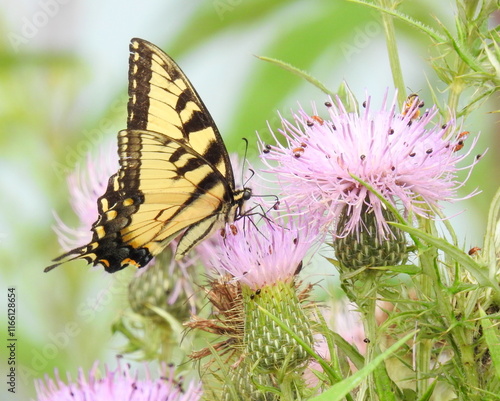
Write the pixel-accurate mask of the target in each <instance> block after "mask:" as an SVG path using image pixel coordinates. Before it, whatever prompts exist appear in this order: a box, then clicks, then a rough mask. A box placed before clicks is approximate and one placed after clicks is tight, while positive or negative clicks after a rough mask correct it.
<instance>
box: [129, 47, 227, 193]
mask: <svg viewBox="0 0 500 401" xmlns="http://www.w3.org/2000/svg"><path fill="white" fill-rule="evenodd" d="M129 63H130V68H129V96H130V99H129V103H128V122H127V128H128V129H130V130H134V129H139V130H148V131H154V132H158V133H162V134H166V135H168V136H169V137H171V138H173V139H176V140H179V141H185V143H187V144H189V146H190V147H191V148H192V149H193V150H194V151H196V152H197V153H198V154H200V155H203V156H204V157H205V158H206V159H207V160H208V161H209V162H210V163H211V164H212V165H213V166H215V167H216V168H217V170H219V171H220V173H221V174H222V175H223V176H224V177H225V179H226V181H227V182H228V183H229V185H230V186H231V188H232V189H234V178H233V171H232V168H231V163H230V161H229V157H228V156H227V151H226V149H225V148H224V143H223V142H222V138H221V135H220V133H219V131H218V129H217V126H216V125H215V123H214V121H213V119H212V117H211V116H210V113H209V112H208V110H207V108H206V107H205V105H204V104H203V101H202V100H201V99H200V97H199V96H198V93H197V92H196V90H195V89H194V88H193V86H192V85H191V83H190V82H189V80H188V79H187V77H186V76H185V75H184V73H183V72H182V71H181V69H180V68H179V66H178V65H177V64H176V63H175V62H174V61H173V60H172V59H171V58H170V57H168V56H167V55H166V54H165V53H164V52H163V51H162V50H161V49H159V48H158V47H156V46H155V45H153V44H151V43H149V42H147V41H145V40H142V39H132V41H131V43H130V59H129ZM221 147H222V148H223V149H221Z"/></svg>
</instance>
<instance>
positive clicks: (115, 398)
mask: <svg viewBox="0 0 500 401" xmlns="http://www.w3.org/2000/svg"><path fill="white" fill-rule="evenodd" d="M97 371H98V364H97V363H95V364H94V366H93V367H92V369H91V371H90V373H89V375H88V379H87V378H86V377H85V374H84V373H83V371H82V370H80V371H79V374H78V380H77V381H76V382H73V383H71V380H70V379H69V378H68V382H69V383H68V384H65V383H64V382H63V381H62V380H61V379H60V378H59V375H58V373H57V371H56V373H55V380H52V379H49V378H48V377H46V378H45V381H44V380H38V381H37V382H36V383H35V387H36V392H37V401H86V400H92V401H123V400H128V401H146V400H168V401H197V400H199V399H200V398H201V385H200V384H199V383H195V382H192V383H190V384H189V386H188V388H187V389H183V388H182V383H181V382H179V381H177V380H175V378H174V372H173V368H172V367H171V368H170V369H168V368H167V366H166V365H163V366H162V369H161V372H160V374H161V378H159V379H152V378H151V377H150V373H149V371H148V370H146V377H145V378H144V379H138V377H137V374H136V375H132V374H131V373H130V368H129V366H128V365H126V366H125V367H123V366H122V365H121V364H120V363H119V364H118V367H117V369H116V370H114V371H110V370H108V368H107V367H106V369H105V371H104V374H103V375H102V377H100V376H99V375H98V374H97Z"/></svg>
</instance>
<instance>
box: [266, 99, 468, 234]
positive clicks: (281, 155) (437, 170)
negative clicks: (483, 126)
mask: <svg viewBox="0 0 500 401" xmlns="http://www.w3.org/2000/svg"><path fill="white" fill-rule="evenodd" d="M395 102H396V99H395V98H394V100H393V101H392V102H390V103H388V102H387V96H386V97H385V98H384V101H383V105H382V108H381V109H380V110H378V111H374V110H372V107H371V105H370V103H371V99H370V97H368V98H367V100H366V102H364V103H363V106H364V109H362V110H361V112H355V113H351V112H347V111H346V109H345V108H344V106H343V104H342V103H341V101H340V100H339V99H336V102H333V101H330V102H326V103H325V105H326V108H327V111H328V119H322V118H320V117H318V116H317V115H312V116H311V115H308V114H307V113H306V112H305V111H304V110H302V109H301V110H299V112H298V113H297V114H295V115H294V122H290V121H287V120H286V119H284V118H282V124H283V128H282V129H281V130H280V131H279V133H280V134H282V135H283V136H284V137H285V139H286V144H285V145H281V144H280V142H279V141H278V140H277V141H276V143H277V144H276V145H274V146H269V145H265V144H261V146H262V148H263V159H264V162H265V163H266V164H267V166H268V172H270V173H272V174H273V175H275V176H277V177H278V178H277V181H278V183H279V185H280V186H281V188H282V192H283V194H284V195H283V197H282V199H284V200H286V201H287V203H288V204H289V205H290V207H292V208H294V209H296V210H299V211H300V212H302V213H308V214H309V215H322V216H326V218H327V224H328V226H329V227H330V228H333V229H335V228H337V230H332V231H333V232H336V233H337V235H339V236H345V235H347V234H349V233H351V232H359V231H362V230H363V223H362V214H363V213H374V215H375V219H376V222H377V233H378V235H379V236H380V238H384V237H385V236H386V234H387V232H389V231H390V230H389V226H388V225H387V221H386V218H385V217H384V215H383V210H384V207H383V204H382V202H381V201H380V199H379V198H377V196H376V195H375V194H374V193H373V192H371V191H369V190H368V189H367V187H365V186H364V185H362V184H360V183H359V182H358V181H357V180H356V179H355V178H353V176H352V175H354V176H356V177H358V178H360V179H361V180H362V181H364V182H366V183H368V184H369V185H370V186H371V187H372V188H373V189H374V190H375V191H377V192H379V193H380V194H381V195H382V196H383V197H384V198H385V199H386V200H387V201H388V202H389V203H391V204H392V205H394V206H395V207H396V206H397V204H401V205H402V206H403V209H404V212H405V214H407V215H408V214H412V213H413V214H416V215H420V216H424V217H429V216H430V215H431V211H432V209H433V208H436V207H439V206H440V205H439V203H440V202H442V201H453V200H456V195H457V189H458V188H459V187H461V186H462V185H463V183H461V182H459V181H458V180H457V171H458V170H459V169H458V168H457V164H458V163H459V162H460V161H462V160H463V159H464V158H465V157H466V156H467V155H468V154H469V153H470V150H469V152H467V153H465V154H462V153H460V152H458V150H459V149H460V148H461V147H462V146H463V140H462V139H463V138H460V136H461V134H459V133H458V130H457V127H456V126H455V124H454V122H453V121H450V122H448V123H446V124H435V123H432V120H433V119H434V118H435V117H436V114H437V109H436V108H435V107H433V108H431V109H430V110H427V111H426V112H424V113H422V115H421V117H419V118H417V114H418V113H417V109H418V106H419V104H418V102H414V104H412V105H411V106H409V108H408V109H406V110H404V114H399V113H398V112H396V103H395ZM314 114H317V112H316V111H314ZM474 145H475V141H474V142H473V143H472V146H471V149H472V147H473V146H474ZM276 162H277V164H275V163H276ZM476 162H477V159H476V160H475V161H474V162H473V163H472V165H470V166H468V168H470V167H472V166H473V165H474V164H475V163H476ZM471 195H473V194H471ZM471 195H470V196H471ZM363 205H365V206H366V207H363ZM341 213H344V214H345V215H347V216H349V218H348V220H347V221H344V223H345V225H344V226H343V227H335V224H336V221H337V220H338V218H339V216H340V215H341ZM332 224H333V227H332Z"/></svg>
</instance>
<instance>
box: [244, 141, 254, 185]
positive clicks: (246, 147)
mask: <svg viewBox="0 0 500 401" xmlns="http://www.w3.org/2000/svg"><path fill="white" fill-rule="evenodd" d="M241 139H243V140H244V141H245V153H244V155H243V165H242V166H241V181H243V177H244V176H245V164H246V163H247V156H248V139H247V138H241ZM250 171H251V172H252V176H251V177H250V178H252V177H253V176H254V174H255V172H254V171H253V170H252V169H250ZM250 178H249V179H248V180H246V181H245V183H244V184H243V188H245V185H246V184H247V183H248V181H250Z"/></svg>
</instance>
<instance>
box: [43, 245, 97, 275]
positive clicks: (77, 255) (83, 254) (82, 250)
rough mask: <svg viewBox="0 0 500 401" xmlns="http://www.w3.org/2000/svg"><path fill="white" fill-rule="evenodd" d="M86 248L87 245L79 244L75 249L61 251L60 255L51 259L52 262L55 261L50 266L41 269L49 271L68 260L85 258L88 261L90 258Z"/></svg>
mask: <svg viewBox="0 0 500 401" xmlns="http://www.w3.org/2000/svg"><path fill="white" fill-rule="evenodd" d="M87 250H88V246H81V247H78V248H75V249H72V250H71V251H68V252H66V253H63V254H62V255H61V256H58V257H57V258H55V259H53V260H52V262H56V263H54V264H52V265H50V266H47V267H46V268H45V269H43V271H44V272H45V273H47V272H49V271H51V270H52V269H55V268H56V267H57V266H59V265H62V264H63V263H66V262H70V261H72V260H76V259H86V260H87V261H88V262H89V263H90V260H88V259H89V257H88V256H87ZM72 255H74V256H72Z"/></svg>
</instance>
